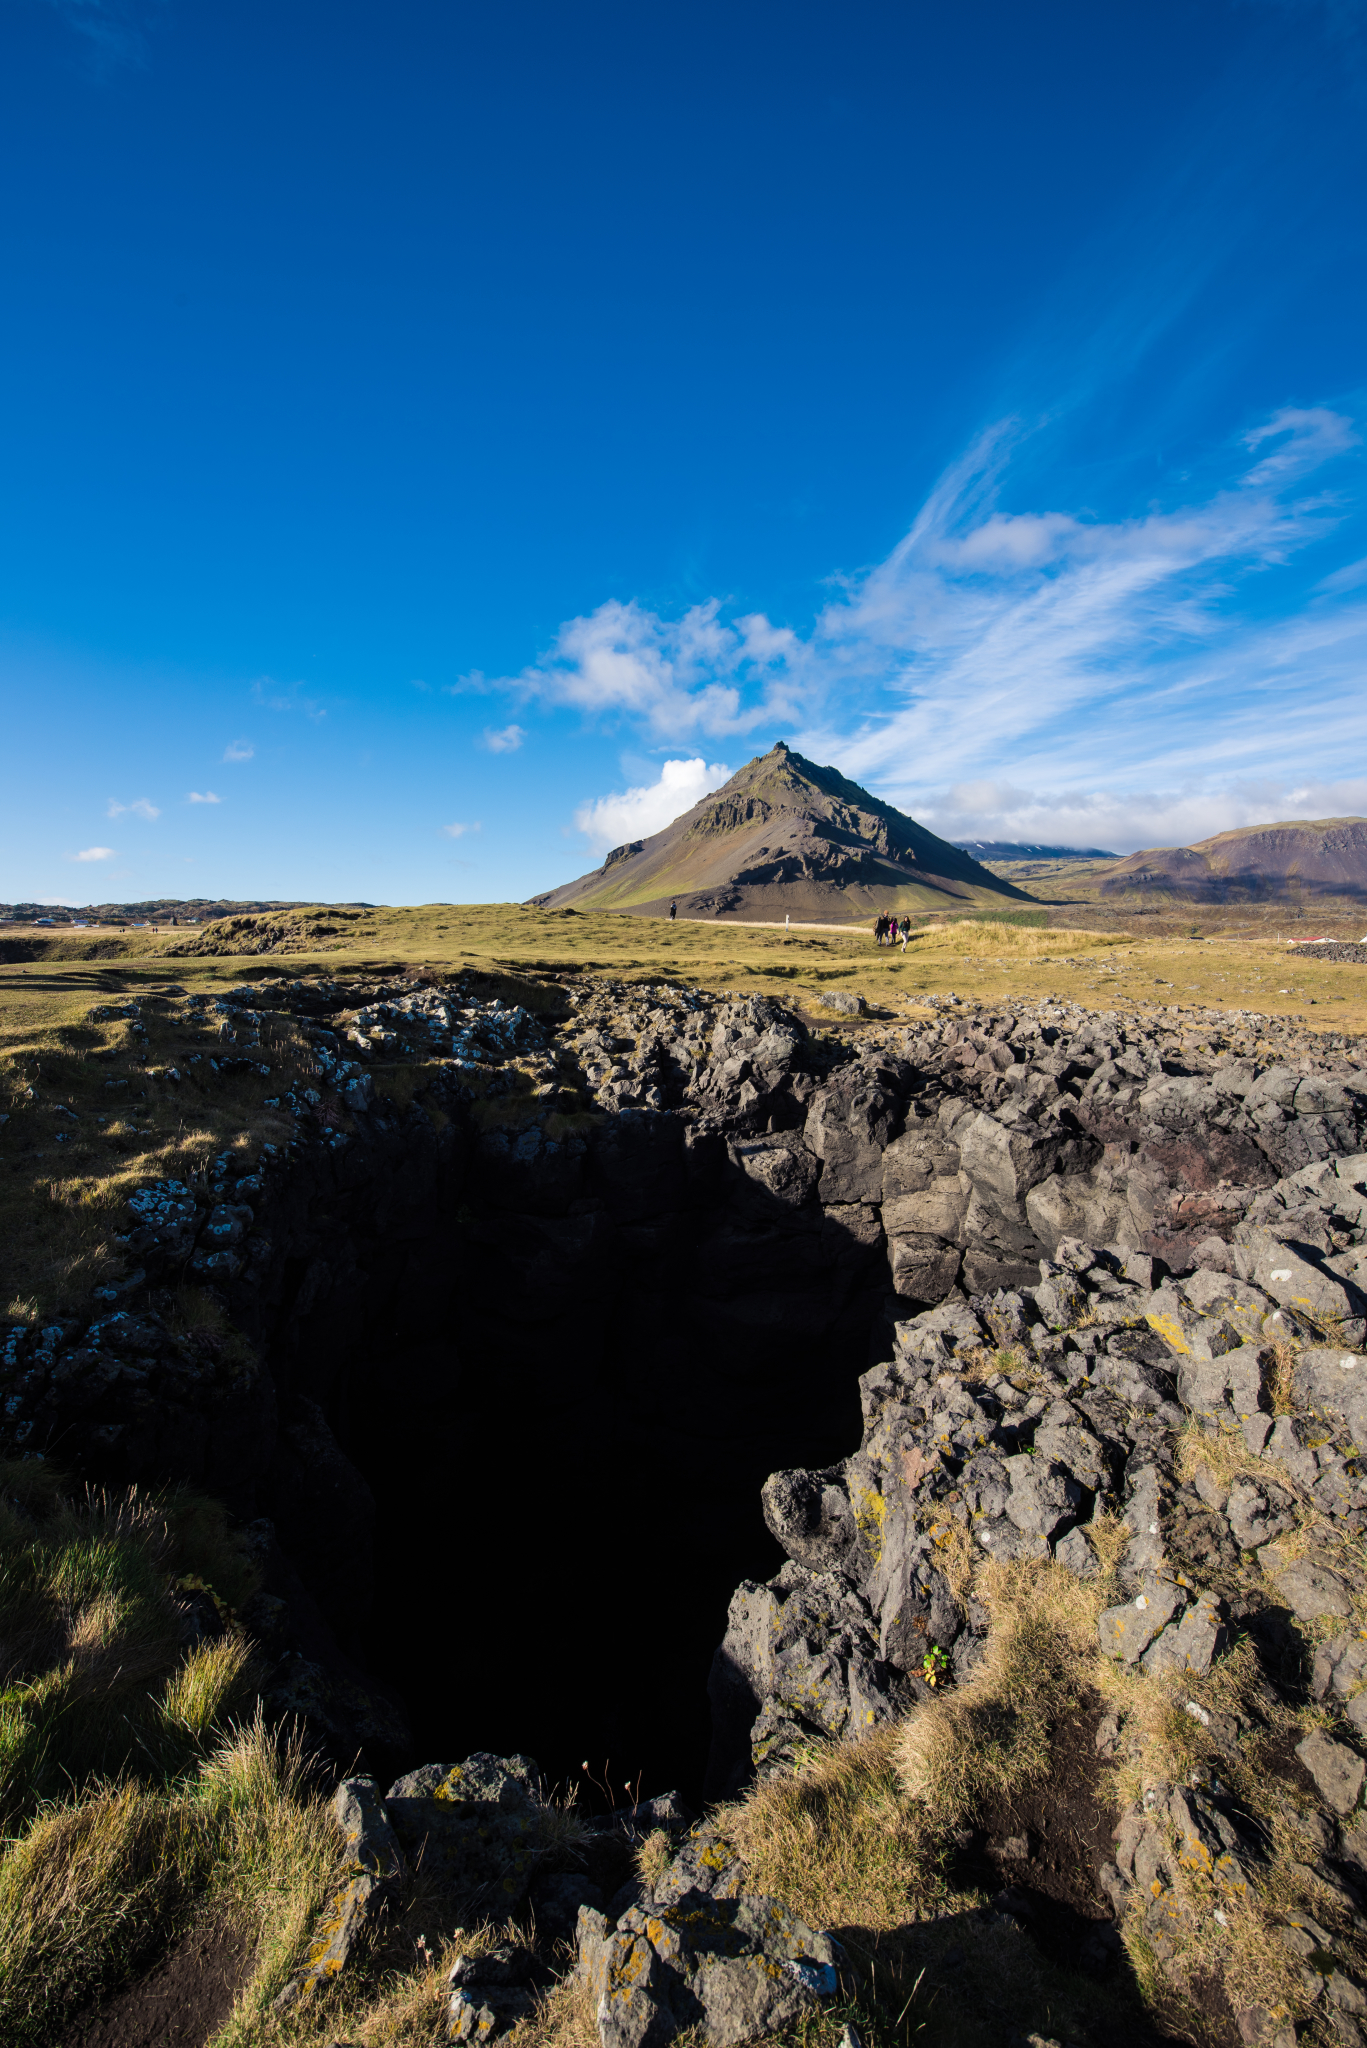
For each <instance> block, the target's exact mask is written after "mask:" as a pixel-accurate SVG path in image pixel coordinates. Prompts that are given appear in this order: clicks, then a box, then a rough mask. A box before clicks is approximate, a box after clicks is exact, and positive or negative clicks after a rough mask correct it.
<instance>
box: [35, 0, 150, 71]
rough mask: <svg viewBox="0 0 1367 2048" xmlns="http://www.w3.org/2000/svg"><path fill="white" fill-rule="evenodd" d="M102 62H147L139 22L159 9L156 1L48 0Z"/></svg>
mask: <svg viewBox="0 0 1367 2048" xmlns="http://www.w3.org/2000/svg"><path fill="white" fill-rule="evenodd" d="M48 4H49V5H50V6H51V7H52V8H53V10H54V11H55V12H56V13H57V14H59V15H60V16H61V17H62V20H63V21H64V22H66V24H67V26H68V27H69V28H72V29H74V30H75V31H76V33H77V35H79V36H80V37H82V39H83V40H84V41H85V42H86V44H87V45H88V46H89V47H90V50H91V52H92V54H93V55H94V56H95V57H96V58H97V59H98V60H99V62H100V63H101V64H102V65H105V64H110V65H117V64H126V65H134V66H141V65H143V64H145V63H146V62H147V38H146V36H145V35H144V33H143V24H144V23H145V21H146V20H147V18H148V16H149V15H151V14H154V13H156V12H158V11H159V9H158V6H157V4H156V0H48Z"/></svg>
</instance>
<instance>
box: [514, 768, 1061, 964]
mask: <svg viewBox="0 0 1367 2048" xmlns="http://www.w3.org/2000/svg"><path fill="white" fill-rule="evenodd" d="M531 900H532V902H533V903H535V904H538V905H541V906H545V907H548V908H549V907H554V908H557V909H558V908H560V907H562V906H566V905H574V906H576V907H577V908H579V909H583V910H621V911H629V912H634V913H636V914H637V915H640V916H646V917H659V916H662V915H663V914H665V913H666V912H667V911H668V909H669V906H670V903H671V902H676V903H677V904H678V907H679V910H680V912H681V913H682V914H683V915H684V916H685V917H731V918H737V919H745V918H759V919H768V918H782V917H784V916H792V917H796V918H802V919H820V920H822V921H830V922H834V923H844V922H849V923H854V922H856V921H857V920H862V919H865V918H869V917H876V916H878V915H879V913H880V912H885V911H886V912H888V913H891V912H894V911H895V912H898V913H901V912H904V911H913V912H914V911H924V910H946V909H959V910H966V909H972V908H974V907H975V906H977V905H987V904H995V905H1001V904H1003V903H1006V902H1017V903H1021V902H1024V903H1028V902H1032V901H1033V900H1034V899H1033V898H1032V897H1029V896H1027V895H1026V894H1025V893H1024V891H1022V890H1020V889H1016V888H1013V887H1012V885H1011V884H1010V883H1009V882H1003V881H1000V880H999V879H998V878H997V876H995V875H993V874H991V873H990V872H989V871H988V869H986V868H984V867H981V866H980V865H979V864H978V862H977V861H975V860H973V859H972V858H971V856H970V855H968V854H967V853H965V852H963V851H962V849H961V848H959V847H957V846H951V845H950V844H949V843H948V841H946V840H944V839H937V838H936V836H935V834H934V833H933V832H928V831H927V830H926V828H925V826H924V825H918V824H917V822H916V820H915V819H914V818H909V817H908V816H907V815H906V813H905V812H904V811H899V810H897V809H895V808H894V806H893V805H892V804H887V803H884V802H883V801H882V799H881V798H880V797H876V796H872V795H871V794H870V793H869V791H868V790H866V789H861V787H860V786H859V784H858V783H857V782H851V781H849V779H848V778H847V777H846V776H844V775H842V774H841V773H840V771H839V769H838V768H829V767H824V768H823V767H820V766H818V764H817V763H816V762H815V761H808V760H807V759H806V758H805V757H804V756H803V755H802V754H799V753H795V752H794V750H793V749H792V748H791V747H790V746H789V745H788V744H787V742H786V741H785V740H777V741H775V743H774V745H773V746H772V747H771V748H770V749H769V752H768V753H767V754H757V755H756V756H755V758H754V760H753V761H747V762H746V764H745V766H744V767H743V768H739V769H737V771H736V773H735V774H734V775H733V776H732V777H731V779H730V781H729V782H725V783H723V784H722V787H721V788H720V789H718V790H714V791H713V792H712V794H711V795H710V796H705V797H704V798H703V799H702V801H701V802H700V803H696V804H695V805H694V806H693V808H692V810H691V811H685V812H684V814H683V816H682V817H681V818H676V819H675V820H674V822H673V824H672V825H667V826H666V827H665V829H664V831H663V832H656V833H655V834H653V836H652V837H651V838H649V839H635V840H632V841H631V842H630V843H629V844H628V845H626V846H616V847H614V848H613V850H612V852H611V853H610V854H609V855H608V856H607V858H606V860H605V861H604V862H603V865H602V866H601V867H600V868H596V869H595V870H594V871H593V873H592V874H588V875H581V876H580V878H579V880H578V881H575V882H566V883H564V884H563V885H562V886H561V887H560V888H558V889H552V890H550V891H548V893H547V894H545V895H544V896H534V897H533V898H532V899H531Z"/></svg>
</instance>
